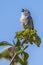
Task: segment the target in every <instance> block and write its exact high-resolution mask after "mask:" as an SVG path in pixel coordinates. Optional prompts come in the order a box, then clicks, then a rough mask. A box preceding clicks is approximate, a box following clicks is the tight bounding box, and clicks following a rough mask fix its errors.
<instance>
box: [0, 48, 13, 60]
mask: <svg viewBox="0 0 43 65" xmlns="http://www.w3.org/2000/svg"><path fill="white" fill-rule="evenodd" d="M12 55H13V53H11V51H10V52H9V48H6V49H4V50H3V51H1V52H0V58H5V59H8V60H9V59H11V58H12Z"/></svg>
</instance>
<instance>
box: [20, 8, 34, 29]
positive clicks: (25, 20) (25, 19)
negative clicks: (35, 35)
mask: <svg viewBox="0 0 43 65" xmlns="http://www.w3.org/2000/svg"><path fill="white" fill-rule="evenodd" d="M20 23H21V25H22V26H23V27H24V28H25V29H27V28H29V29H34V24H33V20H32V17H31V14H30V12H29V10H28V9H22V11H21V17H20Z"/></svg>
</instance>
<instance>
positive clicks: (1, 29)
mask: <svg viewBox="0 0 43 65" xmlns="http://www.w3.org/2000/svg"><path fill="white" fill-rule="evenodd" d="M22 8H27V9H29V10H30V12H31V15H32V17H33V21H34V27H35V29H36V30H37V33H38V35H39V36H40V38H41V41H42V43H41V45H40V47H39V48H38V47H37V46H36V45H35V44H34V45H30V46H29V48H28V51H27V52H28V53H29V60H28V65H43V32H42V31H43V0H0V41H3V40H5V41H8V42H12V40H13V37H14V35H15V32H16V31H18V30H21V29H22V27H21V25H20V21H19V18H20V11H21V9H22ZM2 49H4V47H0V50H2ZM3 64H4V65H9V61H5V60H4V59H1V60H0V65H3Z"/></svg>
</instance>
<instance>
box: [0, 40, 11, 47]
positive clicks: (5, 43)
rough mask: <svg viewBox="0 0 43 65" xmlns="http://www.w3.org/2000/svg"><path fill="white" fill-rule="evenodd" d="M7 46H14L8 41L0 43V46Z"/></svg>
mask: <svg viewBox="0 0 43 65" xmlns="http://www.w3.org/2000/svg"><path fill="white" fill-rule="evenodd" d="M7 45H10V46H12V44H9V43H8V42H6V41H2V42H0V46H7Z"/></svg>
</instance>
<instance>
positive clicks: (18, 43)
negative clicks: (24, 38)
mask: <svg viewBox="0 0 43 65" xmlns="http://www.w3.org/2000/svg"><path fill="white" fill-rule="evenodd" d="M20 45H21V42H20V40H19V39H17V42H16V44H15V46H16V47H19V46H20Z"/></svg>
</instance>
